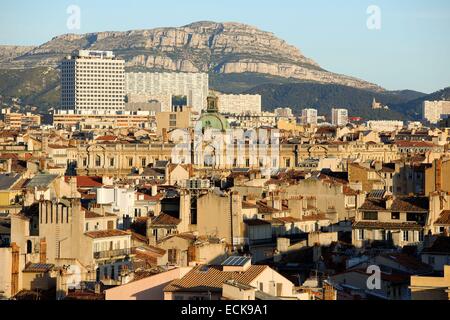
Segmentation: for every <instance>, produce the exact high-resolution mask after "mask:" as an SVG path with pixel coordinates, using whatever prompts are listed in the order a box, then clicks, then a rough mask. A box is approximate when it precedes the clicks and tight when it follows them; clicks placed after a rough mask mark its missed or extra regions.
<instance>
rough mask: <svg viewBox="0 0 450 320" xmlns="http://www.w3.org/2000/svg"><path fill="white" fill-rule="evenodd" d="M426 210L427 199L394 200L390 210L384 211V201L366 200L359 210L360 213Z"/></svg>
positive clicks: (407, 198)
mask: <svg viewBox="0 0 450 320" xmlns="http://www.w3.org/2000/svg"><path fill="white" fill-rule="evenodd" d="M428 208H429V200H428V198H426V197H406V198H396V199H394V201H393V202H392V205H391V208H390V209H386V199H366V201H365V202H364V204H363V205H362V206H361V207H360V208H359V209H360V210H361V211H399V212H427V211H428Z"/></svg>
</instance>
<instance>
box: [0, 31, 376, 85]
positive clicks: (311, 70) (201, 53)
mask: <svg viewBox="0 0 450 320" xmlns="http://www.w3.org/2000/svg"><path fill="white" fill-rule="evenodd" d="M78 49H90V50H112V51H114V52H115V53H116V54H117V55H118V56H119V57H122V58H124V59H125V60H126V66H127V68H129V69H133V68H144V69H146V70H164V71H181V72H209V73H211V74H236V73H237V74H241V73H257V74H265V75H268V76H274V77H282V78H286V79H288V78H292V79H296V80H302V81H314V82H320V83H331V84H339V85H346V86H350V87H355V88H364V89H369V90H374V91H383V89H382V88H380V87H379V86H377V85H374V84H371V83H368V82H366V81H363V80H360V79H356V78H352V77H348V76H345V75H338V74H334V73H331V72H328V71H326V70H323V69H322V68H321V67H320V66H319V65H318V64H317V63H316V62H314V61H313V60H311V59H309V58H307V57H305V56H304V55H303V54H302V53H301V51H300V50H299V49H297V48H295V47H294V46H291V45H289V44H287V43H286V42H285V41H283V40H281V39H279V38H277V37H276V36H275V35H274V34H272V33H269V32H265V31H261V30H259V29H257V28H255V27H252V26H248V25H244V24H239V23H215V22H196V23H193V24H190V25H187V26H184V27H180V28H158V29H152V30H135V31H128V32H100V33H92V34H84V35H75V34H67V35H62V36H58V37H55V38H54V39H52V40H51V41H49V42H47V43H45V44H43V45H41V46H39V47H36V48H33V49H32V50H29V51H28V52H26V53H25V54H23V55H20V56H17V57H15V58H14V59H9V60H7V61H2V60H0V69H10V68H34V67H40V66H49V67H53V68H56V67H57V66H58V64H59V62H60V61H61V59H62V58H63V57H64V56H66V55H68V54H70V53H72V52H73V51H74V50H78Z"/></svg>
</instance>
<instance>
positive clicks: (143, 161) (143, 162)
mask: <svg viewBox="0 0 450 320" xmlns="http://www.w3.org/2000/svg"><path fill="white" fill-rule="evenodd" d="M141 165H142V167H143V168H145V166H146V165H147V159H146V158H142V160H141Z"/></svg>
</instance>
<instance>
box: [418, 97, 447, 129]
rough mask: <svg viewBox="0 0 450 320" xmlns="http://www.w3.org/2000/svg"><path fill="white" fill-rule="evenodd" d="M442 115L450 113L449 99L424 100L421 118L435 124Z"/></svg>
mask: <svg viewBox="0 0 450 320" xmlns="http://www.w3.org/2000/svg"><path fill="white" fill-rule="evenodd" d="M443 115H450V101H444V100H442V101H424V103H423V119H424V120H427V121H429V122H430V123H432V124H437V123H438V122H439V121H440V120H441V119H442V116H443Z"/></svg>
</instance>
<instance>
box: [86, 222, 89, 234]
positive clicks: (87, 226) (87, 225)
mask: <svg viewBox="0 0 450 320" xmlns="http://www.w3.org/2000/svg"><path fill="white" fill-rule="evenodd" d="M88 231H89V223H86V232H88Z"/></svg>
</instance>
